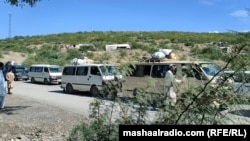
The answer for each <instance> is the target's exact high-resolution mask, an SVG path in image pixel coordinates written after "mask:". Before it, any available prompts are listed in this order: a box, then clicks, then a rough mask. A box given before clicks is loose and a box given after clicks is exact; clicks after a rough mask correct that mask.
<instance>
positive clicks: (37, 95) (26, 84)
mask: <svg viewBox="0 0 250 141" xmlns="http://www.w3.org/2000/svg"><path fill="white" fill-rule="evenodd" d="M14 85H15V86H14V90H13V92H14V94H15V95H16V96H20V97H22V98H26V99H32V100H35V101H39V102H41V103H44V104H48V105H51V106H55V107H58V108H61V109H64V110H66V111H70V112H73V113H76V114H82V115H84V116H86V117H88V116H89V104H90V102H91V101H93V100H94V98H93V97H91V96H90V95H89V94H88V93H76V94H67V93H64V92H63V90H62V89H61V88H60V85H44V84H32V83H30V81H15V84H14ZM222 112H223V114H224V115H226V116H227V117H229V120H225V121H223V123H224V124H250V105H237V106H234V107H230V109H229V110H225V111H222Z"/></svg>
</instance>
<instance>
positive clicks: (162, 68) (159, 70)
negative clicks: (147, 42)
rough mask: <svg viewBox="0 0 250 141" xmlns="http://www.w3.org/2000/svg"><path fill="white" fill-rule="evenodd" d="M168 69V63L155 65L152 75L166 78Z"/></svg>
mask: <svg viewBox="0 0 250 141" xmlns="http://www.w3.org/2000/svg"><path fill="white" fill-rule="evenodd" d="M167 71H168V67H167V66H166V65H154V66H153V70H152V74H151V77H153V78H164V77H165V75H166V73H167Z"/></svg>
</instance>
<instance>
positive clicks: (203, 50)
mask: <svg viewBox="0 0 250 141" xmlns="http://www.w3.org/2000/svg"><path fill="white" fill-rule="evenodd" d="M239 36H240V35H239V34H236V33H219V34H218V33H191V32H112V31H110V32H78V33H62V34H52V35H41V36H26V37H23V36H15V37H14V38H11V39H5V40H1V41H0V46H1V48H0V51H1V54H0V56H2V55H3V54H4V53H8V51H14V52H20V53H23V54H24V55H26V56H27V59H26V60H25V61H24V62H23V63H24V64H25V65H27V66H30V65H31V64H33V63H50V64H57V65H61V66H63V65H65V64H67V63H68V62H69V61H70V60H71V59H73V58H75V57H78V58H79V57H83V56H86V57H88V58H90V59H93V60H95V61H96V62H100V61H103V60H105V59H106V61H107V60H109V59H112V55H114V54H112V55H111V54H108V53H107V52H105V45H106V44H123V43H128V44H130V45H131V48H132V50H137V51H135V52H132V53H131V51H130V52H128V51H127V52H126V51H121V52H118V53H117V54H115V55H116V56H117V55H118V56H121V57H122V58H123V59H125V58H126V56H127V55H129V57H131V56H132V58H133V59H137V57H138V56H140V55H141V56H142V55H143V56H145V55H150V54H152V53H154V52H156V51H158V49H161V48H168V49H173V52H176V53H180V54H181V57H180V59H181V60H185V59H187V58H189V57H192V58H197V59H206V60H225V56H224V54H223V53H222V51H221V50H218V46H217V45H216V44H213V43H221V42H222V43H225V44H224V46H225V47H228V46H229V45H233V44H237V42H238V41H237V39H238V38H239ZM77 44H93V45H94V46H95V48H90V47H89V48H86V47H82V48H80V49H79V50H75V49H66V47H67V46H73V45H77ZM142 51H143V52H142ZM95 54H97V55H95ZM116 62H117V63H119V62H122V60H116Z"/></svg>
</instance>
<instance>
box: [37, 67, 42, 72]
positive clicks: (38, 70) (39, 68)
mask: <svg viewBox="0 0 250 141" xmlns="http://www.w3.org/2000/svg"><path fill="white" fill-rule="evenodd" d="M35 72H43V67H35Z"/></svg>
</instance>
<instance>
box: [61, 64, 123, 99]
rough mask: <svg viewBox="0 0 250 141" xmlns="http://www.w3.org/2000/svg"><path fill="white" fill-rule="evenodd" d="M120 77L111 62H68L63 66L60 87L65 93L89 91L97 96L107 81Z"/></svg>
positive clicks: (116, 67)
mask: <svg viewBox="0 0 250 141" xmlns="http://www.w3.org/2000/svg"><path fill="white" fill-rule="evenodd" d="M115 78H117V79H122V75H121V74H118V66H116V65H112V64H88V63H86V64H85V63H82V64H70V65H66V66H64V68H63V73H62V81H61V88H62V89H63V91H64V92H66V93H74V92H76V91H80V92H89V93H90V95H91V96H93V97H97V96H99V95H100V93H101V92H102V89H103V85H104V84H106V83H105V82H107V81H113V80H115Z"/></svg>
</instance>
